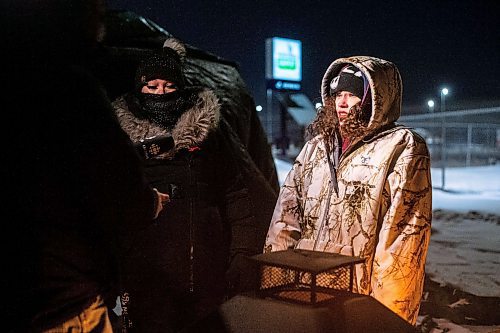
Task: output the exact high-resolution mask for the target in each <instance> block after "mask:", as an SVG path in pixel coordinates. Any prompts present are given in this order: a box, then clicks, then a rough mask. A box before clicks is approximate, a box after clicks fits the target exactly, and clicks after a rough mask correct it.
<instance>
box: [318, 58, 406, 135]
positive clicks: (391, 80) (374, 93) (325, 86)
mask: <svg viewBox="0 0 500 333" xmlns="http://www.w3.org/2000/svg"><path fill="white" fill-rule="evenodd" d="M348 64H352V65H354V66H356V67H357V68H359V69H360V70H361V72H362V73H363V74H364V75H365V76H366V78H367V80H368V82H369V84H370V89H371V99H372V114H371V117H370V120H369V122H368V126H367V133H373V132H374V131H376V130H377V129H379V128H381V127H383V126H384V125H387V124H391V123H394V122H395V121H396V120H397V119H398V118H399V116H400V115H401V101H402V90H403V88H402V81H401V76H400V74H399V71H398V69H397V67H396V65H394V64H393V63H392V62H389V61H386V60H383V59H379V58H375V57H369V56H353V57H348V58H339V59H337V60H335V61H334V62H332V63H331V65H330V66H329V67H328V69H327V70H326V72H325V75H324V76H323V80H322V81H321V98H322V100H323V104H326V103H327V102H329V103H332V104H333V102H334V101H333V100H332V99H333V97H331V96H329V89H330V81H331V80H332V79H333V78H334V77H335V76H337V75H338V74H339V72H340V70H341V69H342V68H343V67H344V66H345V65H348Z"/></svg>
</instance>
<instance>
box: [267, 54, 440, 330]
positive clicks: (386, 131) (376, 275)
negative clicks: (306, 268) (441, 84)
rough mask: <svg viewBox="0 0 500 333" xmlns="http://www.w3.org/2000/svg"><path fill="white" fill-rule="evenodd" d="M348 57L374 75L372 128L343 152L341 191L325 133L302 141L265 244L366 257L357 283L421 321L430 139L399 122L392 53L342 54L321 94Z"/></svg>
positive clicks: (403, 314)
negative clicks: (332, 169) (380, 55)
mask: <svg viewBox="0 0 500 333" xmlns="http://www.w3.org/2000/svg"><path fill="white" fill-rule="evenodd" d="M347 63H351V64H354V65H355V66H357V67H358V68H360V69H361V70H362V71H363V73H364V74H365V75H366V76H367V78H368V81H369V83H370V87H371V89H372V105H373V109H372V116H371V119H370V121H369V124H368V131H367V133H371V134H370V135H368V136H365V138H364V139H363V140H361V141H358V142H353V143H352V144H351V146H350V147H349V148H348V149H347V150H346V151H345V152H344V153H343V154H342V155H341V157H340V161H339V164H338V166H337V169H336V178H337V180H338V193H335V189H333V187H331V186H330V185H329V184H330V181H331V180H332V176H331V173H330V169H329V164H328V161H327V158H326V150H325V143H324V140H323V138H322V136H321V135H318V136H316V137H314V138H313V139H311V140H309V141H308V142H307V143H306V144H305V146H304V147H303V149H302V151H301V152H300V154H299V155H298V157H297V158H296V160H295V163H294V165H293V168H292V170H291V171H290V172H289V174H288V176H287V178H286V180H285V182H284V184H283V186H282V188H281V191H280V195H279V198H278V201H277V204H276V207H275V210H274V214H273V217H272V220H271V224H270V228H269V231H268V235H267V239H266V246H265V252H269V251H279V250H285V249H288V248H300V249H308V250H317V251H328V252H334V253H341V254H346V255H354V256H359V257H362V258H365V263H364V264H359V265H356V270H355V285H354V291H355V292H358V293H361V294H366V295H371V296H373V297H374V298H375V299H377V300H378V301H379V302H381V303H382V304H384V305H385V306H387V307H388V308H390V309H391V310H393V311H394V312H395V313H397V314H398V315H400V316H401V317H402V318H404V319H405V320H407V321H408V322H410V323H412V324H415V322H416V319H417V315H418V310H419V307H420V300H421V296H422V290H423V282H424V267H425V259H426V255H427V248H428V244H429V238H430V231H431V215H432V207H431V205H432V200H431V199H432V197H431V194H432V192H431V178H430V159H429V153H428V149H427V146H426V144H425V141H424V140H423V139H422V138H421V137H420V136H418V135H417V134H415V133H414V132H413V131H411V130H410V129H408V128H405V127H402V126H397V125H395V124H394V122H395V121H396V120H397V118H399V115H400V109H401V79H400V76H399V73H398V71H397V68H396V67H395V66H394V65H393V64H392V63H390V62H386V61H384V60H381V59H376V58H371V57H351V58H343V59H338V60H336V61H335V62H333V63H332V65H330V67H329V68H328V70H327V72H326V74H325V76H324V78H323V84H322V95H323V101H324V102H327V101H326V99H328V98H330V97H329V96H328V95H327V89H328V83H329V82H330V81H331V79H332V78H333V77H334V76H336V75H337V73H338V72H339V71H340V69H341V68H342V67H343V66H344V65H345V64H347ZM329 192H331V196H330V198H329ZM328 202H329V207H327V205H328ZM327 208H329V209H327ZM298 235H300V237H297V236H298Z"/></svg>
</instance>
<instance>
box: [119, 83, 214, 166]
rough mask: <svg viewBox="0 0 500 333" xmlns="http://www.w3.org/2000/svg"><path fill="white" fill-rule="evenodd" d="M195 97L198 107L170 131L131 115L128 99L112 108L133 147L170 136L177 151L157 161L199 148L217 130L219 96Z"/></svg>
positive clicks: (204, 91) (207, 92) (206, 93)
mask: <svg viewBox="0 0 500 333" xmlns="http://www.w3.org/2000/svg"><path fill="white" fill-rule="evenodd" d="M193 93H195V94H197V95H198V99H197V101H196V103H195V104H194V106H193V107H191V108H190V109H188V110H187V111H186V112H184V113H183V114H182V115H181V117H180V118H179V120H178V121H177V123H176V124H175V126H174V128H173V129H172V130H171V131H169V130H167V129H165V128H163V127H162V126H160V125H158V124H156V123H154V122H152V121H150V120H148V119H140V118H138V117H136V116H135V115H134V114H133V113H132V112H131V111H130V108H129V105H128V103H127V98H126V96H121V97H119V98H118V99H117V100H116V101H115V102H113V107H114V109H115V112H116V115H117V117H118V121H119V122H120V125H121V127H122V128H123V130H124V131H125V132H126V133H127V134H128V136H129V137H130V139H131V140H132V141H133V142H134V143H137V142H140V141H141V140H145V139H150V138H154V137H156V136H164V135H171V136H172V137H173V139H174V142H175V148H174V150H173V151H171V152H168V153H165V154H161V155H158V156H157V157H156V158H160V159H165V158H170V157H171V156H173V155H175V153H177V152H178V151H179V150H181V149H188V148H191V147H196V146H200V145H201V144H202V143H203V141H205V139H206V138H207V136H208V134H209V133H210V132H211V131H212V130H214V129H215V128H217V127H218V124H219V119H220V104H219V100H218V98H217V96H215V94H214V93H213V92H212V91H211V90H208V89H202V90H199V91H193Z"/></svg>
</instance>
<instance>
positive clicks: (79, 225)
mask: <svg viewBox="0 0 500 333" xmlns="http://www.w3.org/2000/svg"><path fill="white" fill-rule="evenodd" d="M4 6H5V8H3V7H4ZM103 11H104V7H103V4H102V3H101V1H99V0H94V1H86V0H64V1H58V0H45V1H12V2H11V1H7V2H3V3H2V8H1V12H2V14H1V15H5V18H2V22H5V23H6V24H5V29H2V35H3V36H2V37H4V38H2V40H3V41H4V42H5V43H6V44H5V45H8V47H9V54H8V55H6V64H8V65H7V66H6V68H5V71H4V75H5V77H8V78H9V84H8V85H7V87H6V88H5V89H3V91H2V101H3V103H4V106H8V108H6V109H5V111H6V112H4V121H5V123H6V124H9V125H8V126H9V132H10V135H9V136H8V137H4V140H3V141H4V143H5V145H4V148H5V150H4V154H5V155H4V156H6V157H7V161H6V162H5V163H2V165H3V166H2V169H3V174H4V175H5V176H7V177H9V178H10V179H9V180H8V181H6V182H5V184H4V185H2V190H3V192H4V193H3V195H2V197H3V198H5V200H4V202H3V203H2V212H3V214H2V216H4V219H3V223H2V240H1V244H2V249H1V253H2V264H3V265H4V267H5V268H6V269H5V270H4V273H3V274H2V275H3V277H2V282H3V283H2V288H3V289H2V295H3V297H4V301H3V302H2V306H1V310H0V312H1V313H2V318H3V320H2V331H3V332H111V331H112V328H111V324H110V320H109V317H108V308H107V304H113V303H114V300H115V298H116V293H115V292H113V289H114V288H115V287H116V285H117V284H118V278H119V275H118V273H119V254H120V253H123V252H124V249H123V247H122V246H121V244H122V239H123V237H124V236H126V235H127V234H128V233H135V232H137V231H138V230H141V229H143V228H144V227H145V226H146V225H147V224H148V223H152V220H153V219H154V218H155V217H156V216H157V214H158V213H159V211H160V210H161V209H162V201H163V200H166V199H167V196H163V195H159V194H158V193H157V191H155V190H154V189H152V188H151V187H150V186H149V184H148V183H147V182H146V181H145V179H144V176H143V169H142V167H141V161H140V158H139V156H138V155H137V153H136V151H135V149H134V147H133V145H132V142H131V141H130V139H129V138H128V137H127V135H126V134H125V133H124V132H123V130H122V129H121V128H120V126H119V124H118V122H117V119H116V116H115V115H114V113H113V110H112V108H111V104H110V101H109V100H108V99H107V98H106V96H105V93H104V92H103V90H102V89H100V87H99V82H97V81H96V80H95V79H94V78H93V77H91V76H90V75H89V74H88V73H87V71H86V69H85V65H86V64H87V63H88V62H90V61H92V55H93V48H94V46H95V43H96V41H97V39H98V37H99V35H101V34H102V29H101V27H102V26H101V17H102V14H103ZM4 59H5V58H4ZM7 217H8V218H7ZM118 227H119V228H118Z"/></svg>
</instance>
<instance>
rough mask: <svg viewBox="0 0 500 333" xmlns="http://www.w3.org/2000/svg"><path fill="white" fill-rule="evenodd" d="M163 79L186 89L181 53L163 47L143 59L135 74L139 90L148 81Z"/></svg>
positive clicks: (136, 85) (178, 87)
mask: <svg viewBox="0 0 500 333" xmlns="http://www.w3.org/2000/svg"><path fill="white" fill-rule="evenodd" d="M155 79H162V80H166V81H171V82H173V83H175V84H176V85H177V89H180V90H182V89H184V86H185V84H184V75H183V73H182V61H181V57H180V56H179V54H178V53H177V52H176V51H175V50H173V49H171V48H169V47H163V49H162V50H161V52H158V53H155V54H153V55H151V56H150V57H148V58H146V59H144V60H143V61H141V63H140V64H139V66H138V67H137V71H136V74H135V87H136V89H137V91H138V92H140V91H141V89H142V87H143V86H145V85H146V84H147V83H148V81H151V80H155Z"/></svg>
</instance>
